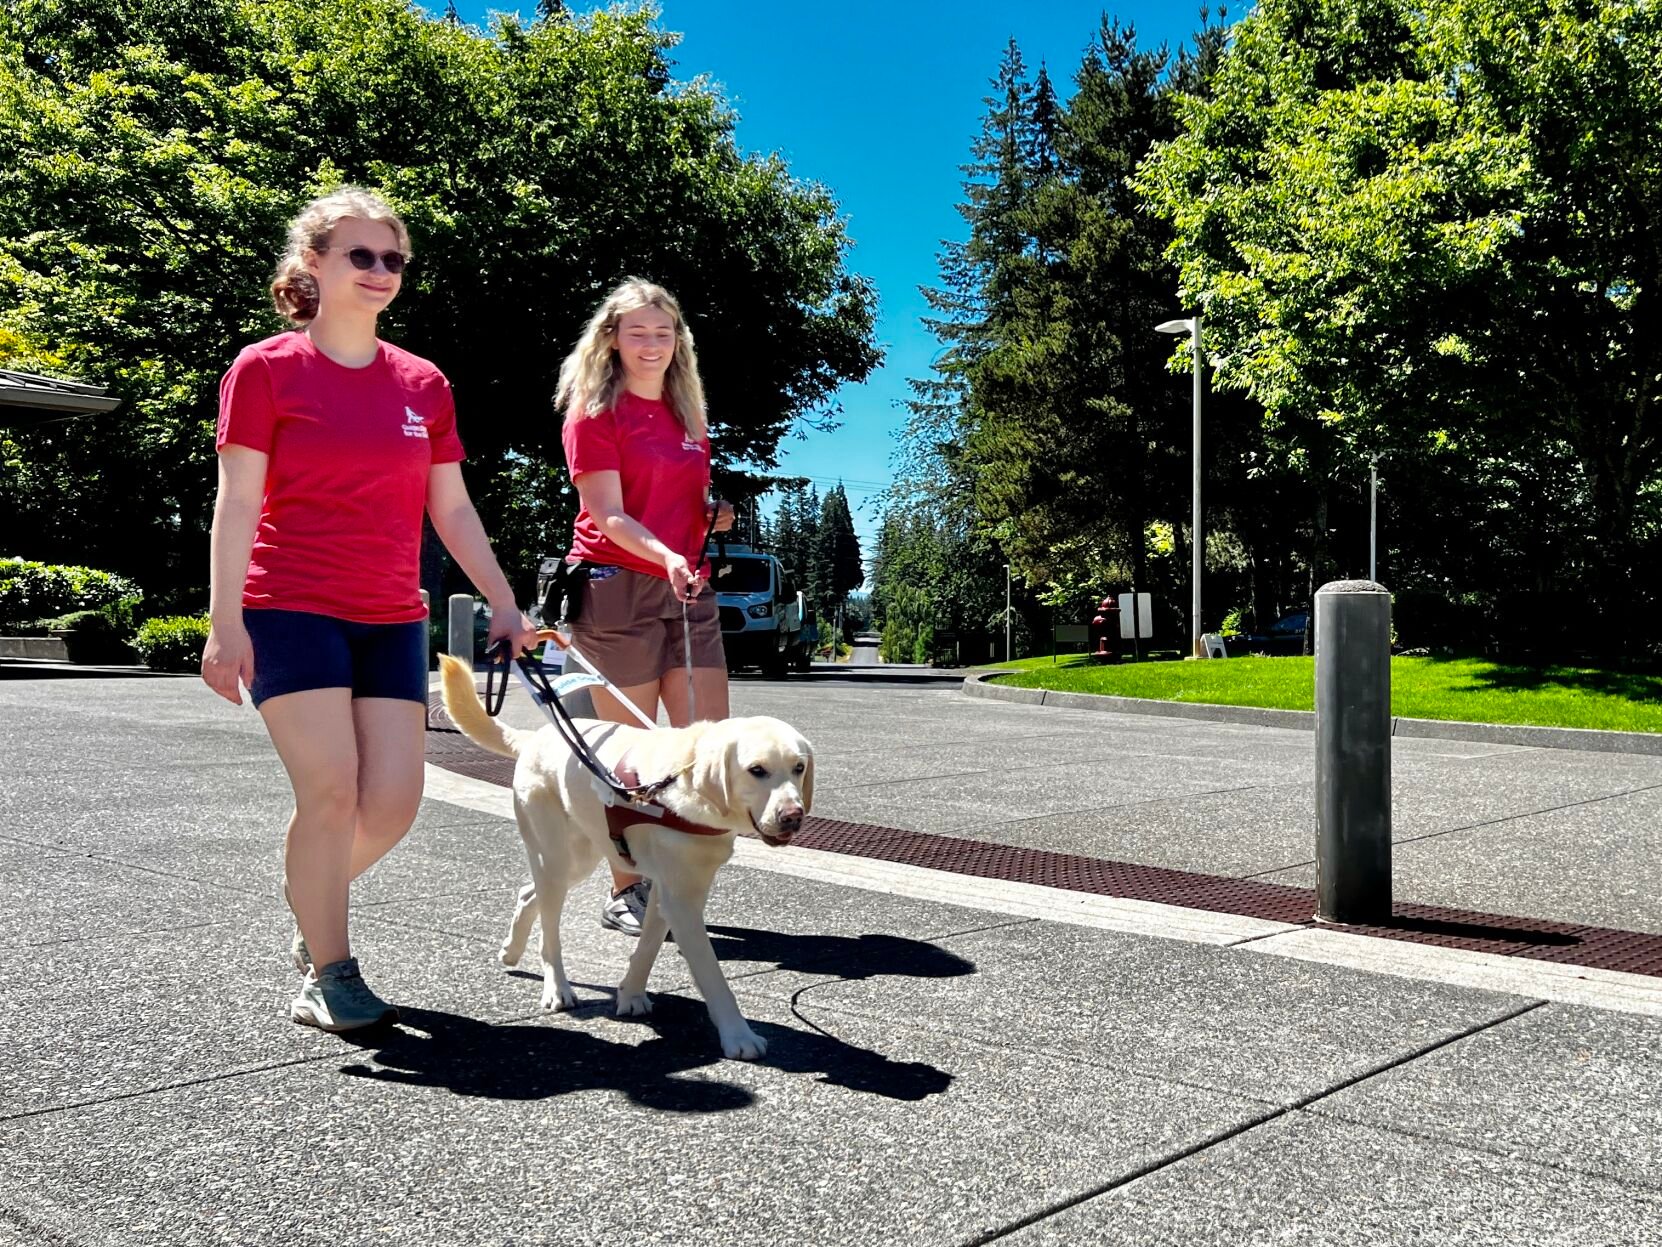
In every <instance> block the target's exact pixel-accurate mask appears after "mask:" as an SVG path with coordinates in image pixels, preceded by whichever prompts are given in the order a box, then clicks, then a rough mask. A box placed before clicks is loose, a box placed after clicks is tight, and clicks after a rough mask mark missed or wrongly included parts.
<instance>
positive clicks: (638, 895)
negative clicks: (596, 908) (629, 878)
mask: <svg viewBox="0 0 1662 1247" xmlns="http://www.w3.org/2000/svg"><path fill="white" fill-rule="evenodd" d="M651 894H652V881H651V880H650V879H637V880H636V881H635V882H634V883H631V884H630V885H629V886H628V887H626V888H624V889H623V891H621V892H619V893H618V894H617V895H616V896H614V897H612V899H611V900H609V901H607V902H606V904H605V905H604V906H603V907H602V908H601V910H600V925H601V926H603V927H611V928H612V930H614V931H622V932H623V933H624V934H625V935H639V934H640V933H641V923H643V922H645V921H646V902H647V899H648V898H649V897H650V896H651Z"/></svg>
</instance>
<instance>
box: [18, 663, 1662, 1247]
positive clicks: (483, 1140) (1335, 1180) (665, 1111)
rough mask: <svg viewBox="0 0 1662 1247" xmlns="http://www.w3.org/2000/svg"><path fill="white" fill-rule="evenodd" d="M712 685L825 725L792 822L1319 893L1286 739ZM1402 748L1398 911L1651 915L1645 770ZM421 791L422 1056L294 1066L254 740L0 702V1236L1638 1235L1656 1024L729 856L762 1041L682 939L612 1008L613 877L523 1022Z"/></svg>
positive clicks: (916, 875) (1656, 780)
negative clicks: (710, 1001)
mask: <svg viewBox="0 0 1662 1247" xmlns="http://www.w3.org/2000/svg"><path fill="white" fill-rule="evenodd" d="M734 701H735V706H736V709H738V710H740V711H741V712H757V711H768V712H773V713H778V714H781V715H782V716H783V717H786V718H789V719H791V720H792V721H794V722H796V723H797V724H798V725H799V726H801V727H802V728H803V729H804V730H805V731H807V732H808V733H809V735H810V736H811V737H812V738H813V740H814V741H815V744H816V746H817V748H818V751H819V775H818V779H819V789H818V791H817V792H816V812H817V813H819V814H821V815H822V816H827V817H834V818H842V819H849V820H864V821H869V822H874V823H880V824H882V825H884V826H889V827H900V828H910V829H913V830H917V831H932V830H933V831H943V832H945V831H950V832H951V833H952V834H953V835H955V836H959V837H963V838H964V839H975V838H986V839H991V840H996V841H999V842H1004V843H1011V844H1022V845H1031V844H1042V845H1044V846H1048V847H1061V848H1066V849H1069V850H1070V851H1074V852H1082V853H1091V854H1098V855H1102V856H1115V857H1117V858H1120V859H1122V860H1127V861H1141V862H1147V863H1152V864H1172V865H1182V866H1187V867H1189V868H1202V869H1207V870H1210V871H1212V872H1214V873H1238V874H1242V875H1246V874H1256V875H1262V876H1265V877H1277V878H1279V877H1285V876H1289V875H1292V876H1297V875H1299V874H1300V873H1301V872H1303V873H1306V874H1307V873H1308V866H1307V864H1306V863H1307V859H1308V856H1309V852H1308V847H1307V846H1308V842H1309V838H1310V833H1309V826H1308V823H1309V783H1310V774H1309V750H1310V737H1309V735H1308V734H1307V733H1297V732H1280V731H1275V730H1270V729H1261V728H1240V727H1234V726H1228V725H1208V724H1199V723H1195V722H1189V721H1183V720H1150V719H1137V720H1136V721H1131V719H1130V717H1126V718H1120V717H1118V716H1110V715H1101V714H1084V713H1077V712H1069V711H1065V710H1057V709H1051V708H1045V707H1025V706H1011V705H1001V704H993V703H987V702H981V701H973V700H971V699H969V698H965V697H963V696H961V695H960V694H957V693H955V692H951V691H943V690H936V689H930V688H924V687H905V688H882V687H874V686H859V687H857V686H840V685H823V686H822V685H818V684H815V683H812V682H789V681H787V682H784V683H780V684H769V683H764V682H760V681H754V682H753V681H746V682H741V683H737V684H735V686H734ZM510 713H511V714H514V715H518V716H524V715H528V714H534V713H535V712H534V711H533V710H531V709H530V708H529V707H527V706H524V705H514V706H513V707H512V709H511V710H510ZM1397 756H1398V781H1399V782H1398V788H1397V799H1398V820H1397V826H1398V831H1399V835H1400V837H1401V841H1402V842H1401V844H1400V846H1399V857H1398V861H1399V870H1400V872H1401V873H1400V880H1399V883H1400V886H1401V890H1402V891H1404V893H1405V894H1411V895H1416V896H1426V897H1433V898H1436V897H1446V898H1448V899H1449V900H1450V902H1451V903H1458V904H1463V905H1466V906H1468V907H1472V908H1486V909H1490V910H1495V911H1498V912H1511V913H1535V914H1539V915H1542V916H1555V915H1568V916H1580V917H1581V920H1583V921H1587V922H1598V923H1603V924H1605V925H1619V926H1626V927H1629V928H1630V929H1634V930H1643V931H1656V930H1662V917H1659V915H1658V914H1657V911H1656V898H1657V897H1658V896H1659V895H1662V880H1659V878H1658V875H1657V872H1658V869H1659V867H1658V865H1657V863H1658V861H1659V859H1662V852H1659V851H1658V850H1659V849H1662V845H1659V844H1658V842H1657V835H1658V832H1657V828H1658V826H1659V825H1662V823H1659V820H1658V818H1657V817H1656V815H1657V813H1658V811H1657V809H1656V803H1657V801H1658V800H1662V797H1659V793H1662V760H1658V759H1639V758H1632V757H1628V756H1623V755H1599V756H1595V755H1572V754H1558V753H1553V752H1552V751H1546V750H1519V749H1509V748H1505V747H1495V746H1462V745H1457V744H1452V743H1449V742H1430V741H1424V742H1401V747H1400V748H1399V750H1398V755H1397ZM429 791H430V793H432V794H436V795H437V796H442V798H443V799H442V800H440V799H430V800H428V801H426V802H424V804H423V807H422V812H421V815H420V818H419V820H418V823H417V826H416V828H415V830H414V831H413V832H412V834H411V836H410V838H409V840H408V841H407V842H406V843H405V844H403V845H401V846H400V847H399V848H398V849H397V850H396V851H395V852H394V853H393V854H392V855H391V856H389V857H388V858H387V859H386V860H385V861H384V862H383V863H381V864H380V865H379V866H377V867H376V868H375V870H373V871H372V872H371V873H370V874H369V875H368V876H366V877H365V878H364V879H363V880H361V881H360V883H359V884H358V885H357V886H356V888H355V893H354V904H355V915H354V931H355V942H356V948H357V951H358V952H359V954H360V955H361V956H362V958H363V959H364V964H365V968H366V972H367V973H368V974H369V975H370V976H371V978H372V981H374V982H376V983H377V984H378V985H379V986H381V987H382V989H383V990H384V991H386V992H387V994H389V995H391V996H392V997H393V998H395V999H396V1000H398V1001H399V1002H400V1003H401V1004H402V1005H404V1006H405V1018H406V1023H405V1025H404V1026H402V1027H400V1028H397V1029H396V1030H394V1031H391V1032H386V1033H383V1034H381V1035H378V1036H372V1037H362V1038H360V1039H358V1040H356V1041H348V1040H341V1039H336V1038H332V1037H329V1036H324V1035H320V1034H318V1033H316V1032H312V1031H308V1030H304V1029H302V1028H298V1027H294V1026H292V1025H290V1024H289V1023H287V1022H286V1021H285V1020H283V1019H282V1017H281V1011H282V1008H283V1006H284V1003H285V1001H286V999H287V996H288V994H289V993H290V992H291V991H292V972H291V971H288V970H287V969H286V968H285V966H284V958H283V951H284V949H285V947H286V941H287V930H288V922H287V919H286V917H285V914H284V910H283V906H282V902H281V900H280V898H279V896H278V878H279V868H280V847H279V846H280V841H281V828H282V825H283V822H284V820H285V818H286V816H287V811H288V795H287V786H286V783H285V781H284V779H283V776H282V771H281V768H280V766H279V765H278V763H277V761H276V759H275V758H274V756H273V755H272V752H271V749H270V746H269V744H268V743H267V741H266V740H265V738H264V734H263V732H262V730H261V728H260V725H259V722H258V720H257V718H256V717H255V716H254V715H253V714H252V712H250V711H248V710H246V709H245V710H243V711H242V712H234V711H232V710H230V709H229V708H228V707H224V706H223V705H222V704H219V703H217V702H215V701H214V700H213V699H212V697H211V695H209V694H208V693H207V692H206V690H204V689H202V688H201V686H200V685H199V684H196V683H194V682H191V681H161V680H157V681H145V680H128V681H123V682H122V683H121V684H120V685H118V686H117V685H111V684H108V683H105V682H101V681H68V680H64V681H52V682H45V681H32V680H8V681H5V682H4V683H0V808H4V809H5V810H6V812H7V814H6V819H5V821H4V823H3V824H0V863H3V869H4V872H5V879H6V883H7V886H6V888H5V889H4V890H3V892H0V896H3V899H0V935H3V936H4V944H3V946H4V948H5V949H6V950H7V954H6V962H5V974H4V975H3V976H0V1008H3V1009H4V1014H3V1016H4V1018H5V1022H4V1024H3V1025H0V1057H3V1059H0V1244H3V1245H4V1247H16V1245H18V1244H28V1245H29V1247H37V1245H45V1244H54V1245H59V1247H61V1245H62V1244H89V1245H90V1244H111V1243H115V1244H168V1245H169V1247H173V1245H176V1244H186V1243H188V1244H196V1243H215V1244H270V1243H278V1242H281V1243H292V1244H314V1243H316V1244H323V1243H329V1244H354V1245H355V1244H360V1243H365V1244H367V1243H383V1242H388V1241H393V1242H420V1243H445V1244H491V1245H495V1244H502V1243H510V1242H511V1243H516V1244H518V1243H547V1244H587V1243H634V1242H660V1243H667V1244H677V1245H683V1244H692V1245H697V1244H723V1245H727V1244H736V1243H737V1244H752V1243H754V1244H764V1243H769V1244H770V1243H776V1242H782V1241H803V1242H812V1243H816V1244H820V1243H826V1244H851V1245H860V1247H864V1245H867V1244H872V1245H875V1244H929V1245H934V1244H942V1245H952V1247H956V1245H964V1247H968V1245H969V1244H982V1243H989V1242H993V1241H997V1242H1000V1243H1010V1244H1019V1245H1021V1247H1032V1245H1036V1244H1063V1243H1067V1244H1073V1243H1098V1242H1116V1243H1118V1242H1124V1243H1136V1244H1142V1243H1151V1244H1167V1243H1169V1244H1220V1245H1222V1244H1228V1245H1230V1247H1234V1245H1236V1244H1249V1243H1250V1244H1256V1243H1277V1244H1281V1243H1290V1244H1334V1245H1338V1244H1347V1245H1348V1244H1350V1243H1356V1242H1366V1243H1370V1244H1381V1245H1395V1244H1443V1243H1464V1244H1511V1243H1517V1242H1529V1243H1563V1244H1570V1243H1574V1244H1577V1245H1578V1247H1581V1245H1586V1244H1611V1245H1612V1247H1613V1245H1615V1244H1622V1245H1624V1247H1626V1245H1629V1244H1636V1243H1640V1242H1645V1241H1649V1239H1650V1238H1653V1237H1654V1232H1655V1227H1656V1225H1658V1224H1662V1152H1659V1151H1658V1150H1657V1148H1656V1147H1655V1141H1656V1139H1657V1138H1659V1137H1662V1100H1659V1097H1658V1096H1657V1094H1656V1090H1655V1089H1656V1088H1657V1087H1658V1086H1662V1018H1659V1017H1657V1016H1653V1015H1652V1013H1657V1012H1662V996H1658V998H1657V1002H1656V1005H1655V1008H1654V1009H1653V1010H1652V1013H1647V1012H1646V1007H1647V1006H1646V999H1645V998H1644V997H1643V996H1641V995H1640V994H1639V993H1638V990H1637V989H1636V988H1635V989H1633V990H1631V991H1630V992H1629V995H1628V997H1627V998H1626V1001H1625V1003H1624V1004H1623V1009H1622V1010H1620V1011H1618V1010H1616V1009H1614V1008H1612V1009H1595V1008H1588V1007H1585V1006H1581V1005H1573V1004H1565V1003H1557V1002H1553V1001H1548V1000H1546V999H1544V998H1543V997H1541V996H1539V995H1533V994H1531V993H1530V992H1529V991H1528V990H1527V989H1526V988H1525V987H1523V986H1519V987H1517V988H1515V989H1510V990H1492V989H1481V988H1477V987H1473V986H1470V985H1462V984H1459V983H1451V982H1444V981H1434V979H1433V978H1431V977H1428V974H1429V972H1428V971H1427V970H1426V969H1425V968H1424V966H1422V965H1420V964H1418V963H1411V961H1404V962H1402V963H1401V964H1399V965H1397V966H1396V968H1395V969H1393V971H1392V972H1391V973H1388V974H1387V973H1376V972H1373V971H1370V970H1364V969H1358V968H1355V967H1353V966H1348V965H1341V964H1333V963H1332V962H1330V961H1324V960H1320V959H1317V960H1311V959H1308V958H1306V957H1304V956H1300V955H1299V954H1298V953H1297V952H1289V951H1285V950H1278V945H1279V944H1281V942H1282V941H1284V940H1285V939H1287V938H1288V937H1287V936H1286V935H1285V934H1283V933H1280V932H1278V931H1275V930H1268V931H1266V930H1263V929H1261V928H1262V927H1263V926H1264V924H1258V925H1257V926H1256V927H1255V926H1252V925H1249V924H1244V920H1241V919H1236V918H1231V917H1228V916H1226V915H1215V914H1213V915H1209V914H1202V913H1194V912H1190V911H1175V910H1171V909H1170V907H1151V906H1141V907H1138V906H1135V905H1130V904H1122V905H1120V906H1119V907H1118V908H1112V907H1103V906H1097V907H1096V908H1092V907H1091V906H1089V905H1086V904H1085V903H1083V902H1080V903H1078V904H1075V903H1074V902H1073V901H1072V900H1070V899H1069V897H1068V896H1067V895H1066V894H1061V893H1051V892H1049V890H1043V889H1039V890H1034V891H1032V892H1023V891H1020V890H1018V889H1015V888H1013V887H1009V886H1006V885H998V884H996V883H995V882H993V881H989V880H970V881H968V882H966V881H965V880H964V878H963V877H962V876H958V875H954V874H952V873H950V872H943V871H927V870H916V869H902V868H899V867H894V866H888V867H886V868H885V869H886V871H887V873H882V874H872V875H870V876H868V877H865V878H858V877H857V872H858V870H859V869H861V863H860V861H859V860H858V859H857V858H841V859H839V860H836V861H833V860H831V859H833V858H837V856H838V855H835V854H818V855H814V854H806V853H804V854H795V853H794V852H793V851H792V850H782V851H778V852H770V851H768V850H765V849H764V848H763V847H762V846H760V845H759V844H754V843H752V842H748V841H747V842H741V844H740V846H739V848H740V850H741V851H740V853H739V854H738V856H737V859H736V861H735V863H734V864H733V865H732V866H730V867H729V868H728V869H727V870H726V871H724V872H723V876H722V879H721V882H720V886H719V888H718V890H717V893H716V895H715V897H714V898H713V899H712V907H711V912H710V915H709V916H710V922H711V927H712V934H713V935H714V937H715V941H716V943H717V946H718V949H719V951H720V953H721V955H722V957H723V959H724V965H725V968H726V970H727V973H728V974H729V976H730V978H731V979H732V981H733V983H734V985H735V990H736V993H737V994H738V996H739V999H740V1002H741V1005H742V1007H743V1008H744V1009H745V1011H746V1013H747V1015H748V1016H749V1017H751V1018H752V1019H753V1020H754V1024H755V1025H756V1027H757V1028H758V1030H760V1032H761V1033H762V1034H764V1035H765V1036H766V1037H767V1038H768V1039H769V1041H770V1044H771V1049H770V1052H769V1055H768V1057H767V1059H766V1060H765V1061H763V1062H760V1063H757V1064H754V1065H751V1064H741V1063H736V1062H728V1061H723V1060H721V1059H720V1053H719V1048H718V1047H717V1046H716V1044H715V1040H714V1035H713V1032H712V1031H711V1030H710V1028H709V1026H708V1023H707V1021H706V1020H705V1018H704V1015H703V1009H702V1005H701V1004H700V1002H699V1001H698V999H697V996H696V994H695V993H694V991H693V990H692V989H691V987H690V986H689V984H688V981H687V976H686V974H685V971H684V968H683V967H682V965H681V963H680V962H679V960H678V959H677V958H676V957H675V956H674V955H673V953H672V952H669V953H666V955H665V957H664V959H663V960H662V961H661V962H660V965H659V969H658V971H657V973H656V974H655V976H654V979H653V988H654V992H655V997H656V999H657V1002H658V1007H657V1010H656V1012H655V1013H654V1015H653V1016H652V1019H651V1020H650V1022H647V1023H624V1022H619V1021H616V1020H614V1019H612V1018H610V1017H609V1004H610V1000H609V992H610V986H609V985H610V984H612V983H615V982H616V981H617V977H618V975H619V974H620V972H621V970H622V967H623V964H624V960H625V958H626V956H627V952H628V948H629V945H628V942H627V941H626V940H624V939H622V937H619V936H617V935H615V934H613V933H609V932H605V931H602V930H601V929H599V927H598V925H597V924H596V923H595V922H594V921H593V913H594V910H595V909H596V908H597V906H598V904H599V902H600V898H601V892H600V890H599V887H598V881H595V882H594V883H592V884H591V886H590V887H589V889H588V890H587V891H586V892H584V893H583V894H581V895H579V896H577V897H574V898H573V900H572V902H571V904H570V906H569V907H568V912H567V919H566V921H565V923H564V924H563V935H564V938H565V942H566V952H567V959H568V966H569V967H570V969H571V972H572V977H573V979H574V980H575V982H576V983H577V985H578V991H579V994H580V996H581V997H582V998H583V1000H584V1002H585V1003H584V1004H583V1005H582V1007H580V1008H579V1009H578V1010H576V1011H575V1012H573V1013H570V1014H563V1015H558V1016H552V1017H548V1016H543V1015H541V1014H539V1013H538V1012H537V1010H536V1000H537V996H538V983H537V981H536V979H535V977H532V975H534V973H535V971H536V970H537V967H536V965H535V959H534V958H532V959H531V962H530V964H529V965H528V966H527V967H525V970H521V971H511V970H506V969H504V968H503V967H502V966H500V965H499V964H496V963H495V962H494V960H493V958H494V953H495V949H496V945H497V943H498V941H499V939H500V937H501V934H502V930H503V927H504V925H505V923H506V920H507V916H508V912H509V908H510V905H511V900H512V894H513V891H514V888H515V887H516V886H517V883H518V880H519V879H520V877H521V875H522V874H523V868H524V867H523V860H522V850H521V849H520V847H519V844H518V837H517V836H516V835H515V833H514V830H513V827H512V823H511V820H510V819H509V818H508V817H507V814H506V796H505V793H504V792H503V791H502V790H501V789H495V788H491V787H490V786H489V785H483V784H478V783H477V782H474V781H466V780H462V779H460V778H458V777H455V776H449V775H439V776H436V777H435V778H434V779H433V780H432V781H431V783H430V788H429ZM873 869H875V867H873ZM839 871H841V872H842V873H841V874H839V873H838V872H839ZM839 880H849V881H847V882H844V881H839ZM972 885H973V886H972ZM1024 907H1025V908H1024ZM1185 914H1187V916H1186V917H1185V916H1184V915H1185ZM1161 922H1164V923H1167V924H1168V925H1167V927H1166V928H1164V929H1163V930H1164V933H1163V934H1155V933H1154V932H1155V931H1156V930H1161V929H1162V928H1159V927H1158V926H1157V925H1150V924H1158V923H1161ZM1138 923H1143V924H1144V925H1142V926H1138V925H1137V924H1138ZM1180 924H1181V925H1180ZM1334 938H1335V939H1339V940H1352V941H1354V942H1355V944H1356V946H1357V947H1363V946H1366V945H1371V944H1373V943H1375V941H1368V940H1365V939H1363V938H1362V937H1354V936H1335V937H1334ZM1277 951H1282V953H1283V955H1276V953H1277ZM1480 968H1481V967H1480ZM525 971H530V972H531V974H527V973H526V972H525ZM1630 977H1632V976H1630ZM1612 990H1613V991H1614V990H1615V989H1614V988H1613V989H1612ZM1647 1227H1649V1228H1647ZM1647 1236H1649V1237H1647Z"/></svg>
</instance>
